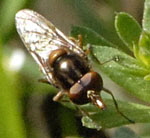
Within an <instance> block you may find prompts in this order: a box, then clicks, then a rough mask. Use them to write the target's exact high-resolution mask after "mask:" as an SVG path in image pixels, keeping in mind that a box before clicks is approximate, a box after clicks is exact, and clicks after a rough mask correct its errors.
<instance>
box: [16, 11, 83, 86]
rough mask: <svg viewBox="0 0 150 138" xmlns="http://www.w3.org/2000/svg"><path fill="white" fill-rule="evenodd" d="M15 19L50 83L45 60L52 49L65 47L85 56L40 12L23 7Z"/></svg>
mask: <svg viewBox="0 0 150 138" xmlns="http://www.w3.org/2000/svg"><path fill="white" fill-rule="evenodd" d="M15 19H16V28H17V31H18V33H19V35H20V37H21V39H22V41H23V42H24V44H25V46H26V47H27V49H28V50H29V52H30V53H31V55H32V56H33V58H34V59H35V61H36V62H37V63H38V64H39V66H40V69H41V70H42V72H43V73H44V74H45V75H46V77H47V79H48V81H49V82H50V83H52V84H54V82H53V77H52V74H51V68H50V67H49V65H47V60H48V57H49V54H50V53H51V52H52V51H53V50H56V49H58V48H60V47H67V48H69V49H70V50H72V51H74V52H75V53H77V54H79V55H81V56H85V55H84V52H83V50H82V49H81V48H79V47H78V46H77V45H76V44H75V43H73V42H72V41H70V40H69V39H68V38H67V37H66V36H65V35H64V34H63V33H62V32H61V31H59V30H58V29H57V28H56V27H55V26H54V25H53V24H52V23H51V22H49V21H48V20H46V19H45V18H44V17H43V16H41V15H40V14H38V13H36V12H34V11H32V10H28V9H24V10H21V11H19V12H18V13H17V14H16V18H15Z"/></svg>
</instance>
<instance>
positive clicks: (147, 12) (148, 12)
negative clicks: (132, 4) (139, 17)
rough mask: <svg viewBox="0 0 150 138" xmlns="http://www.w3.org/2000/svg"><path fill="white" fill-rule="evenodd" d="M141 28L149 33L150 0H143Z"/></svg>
mask: <svg viewBox="0 0 150 138" xmlns="http://www.w3.org/2000/svg"><path fill="white" fill-rule="evenodd" d="M143 29H144V31H146V32H148V33H150V1H149V0H145V4H144V16H143Z"/></svg>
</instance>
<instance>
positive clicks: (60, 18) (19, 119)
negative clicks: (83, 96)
mask: <svg viewBox="0 0 150 138" xmlns="http://www.w3.org/2000/svg"><path fill="white" fill-rule="evenodd" d="M143 6H144V0H138V1H137V0H86V1H85V0H14V1H13V0H1V1H0V47H1V49H0V137H1V138H66V137H68V138H73V137H74V138H75V137H76V138H78V137H82V138H123V136H125V134H126V132H128V133H131V134H132V138H133V135H134V138H138V137H139V136H140V137H142V138H148V136H147V131H148V130H149V129H150V125H148V124H147V125H144V124H138V125H129V126H125V127H120V128H113V129H106V130H101V131H96V130H94V129H91V130H90V129H87V128H85V127H82V125H81V122H80V118H77V117H75V112H74V111H72V110H70V109H67V108H66V107H64V106H62V105H61V104H60V103H56V102H53V101H52V97H53V96H54V95H55V94H56V92H57V89H55V88H54V87H52V86H49V85H46V84H42V83H39V82H38V81H37V80H38V79H39V78H42V74H41V73H40V71H39V68H38V65H36V63H35V62H34V61H33V59H32V57H31V56H30V55H29V53H28V52H27V50H26V48H25V47H24V45H23V43H22V42H21V40H20V38H19V36H18V34H17V32H16V28H15V24H14V18H15V14H16V12H17V11H19V10H20V9H23V8H29V9H32V10H35V11H37V12H39V13H40V14H42V15H43V16H45V17H46V18H47V19H48V20H50V21H51V22H52V23H53V24H55V26H57V28H59V29H60V30H61V31H62V32H64V33H65V34H66V35H67V36H68V35H69V33H70V31H71V27H72V26H73V25H76V26H86V27H89V28H91V29H93V30H94V31H96V32H97V33H99V34H101V35H102V36H104V37H105V38H106V39H108V40H109V41H111V42H113V43H114V44H121V43H122V42H121V41H120V40H119V39H118V36H117V34H116V32H115V29H114V17H115V13H116V12H120V11H124V12H127V13H129V14H131V15H132V16H133V17H135V19H136V20H137V21H138V22H139V23H140V24H141V22H142V16H143ZM103 78H104V85H105V87H108V86H109V89H112V91H115V96H116V97H118V98H120V99H124V98H125V99H131V100H133V101H134V98H132V97H130V96H128V95H125V94H124V93H123V94H120V93H121V92H123V91H124V90H123V89H122V88H120V87H119V86H118V85H116V84H114V83H113V82H112V81H110V80H109V78H107V77H106V76H105V75H103ZM120 131H121V132H122V134H123V135H120V133H119V132H120ZM124 138H126V137H124Z"/></svg>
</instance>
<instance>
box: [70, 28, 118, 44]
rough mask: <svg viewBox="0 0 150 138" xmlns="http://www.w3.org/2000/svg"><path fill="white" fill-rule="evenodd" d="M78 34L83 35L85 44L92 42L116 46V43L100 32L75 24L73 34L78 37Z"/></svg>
mask: <svg viewBox="0 0 150 138" xmlns="http://www.w3.org/2000/svg"><path fill="white" fill-rule="evenodd" d="M78 35H82V37H83V45H86V44H89V43H90V44H93V45H107V46H110V47H115V45H113V44H112V43H111V42H109V41H107V40H106V39H105V38H103V37H102V36H101V35H100V34H98V33H96V32H95V31H93V30H92V29H90V28H87V27H80V26H73V27H72V30H71V36H73V37H75V38H78Z"/></svg>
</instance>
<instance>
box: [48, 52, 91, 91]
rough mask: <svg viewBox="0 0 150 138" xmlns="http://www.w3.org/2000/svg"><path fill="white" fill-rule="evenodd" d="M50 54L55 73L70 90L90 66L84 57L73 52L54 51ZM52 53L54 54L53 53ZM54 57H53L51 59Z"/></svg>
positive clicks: (63, 86) (62, 84)
mask: <svg viewBox="0 0 150 138" xmlns="http://www.w3.org/2000/svg"><path fill="white" fill-rule="evenodd" d="M54 52H55V53H57V54H55V53H54V54H53V56H50V60H49V61H50V62H52V64H51V65H52V67H53V74H54V77H55V79H56V80H57V81H58V82H59V84H60V85H61V87H62V88H63V89H66V90H69V89H70V88H71V86H73V85H74V84H75V83H76V82H77V81H78V80H80V78H82V76H83V75H84V74H86V73H87V72H89V71H90V68H89V66H88V64H87V63H85V61H84V59H82V58H81V57H80V56H79V55H77V54H75V53H73V52H69V53H67V52H65V51H63V50H59V51H54ZM51 55H52V54H51ZM51 58H53V59H51Z"/></svg>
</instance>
